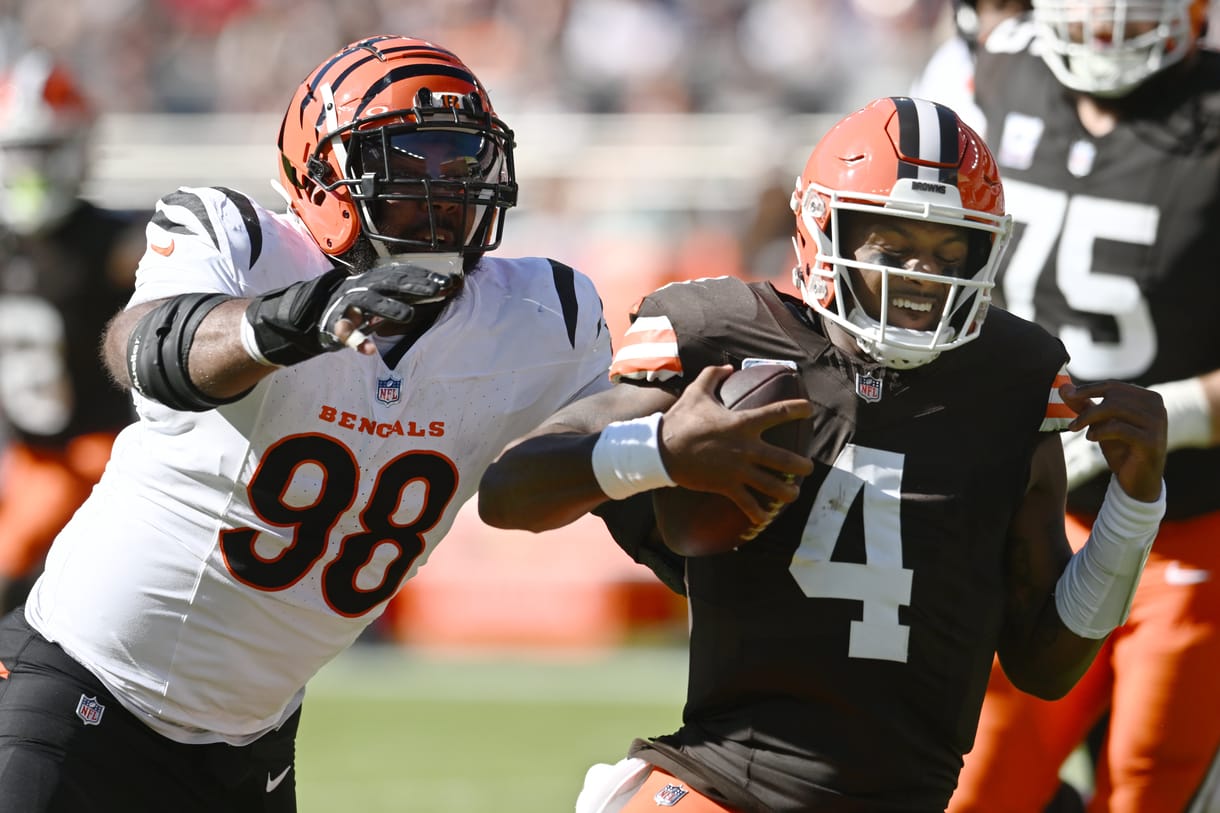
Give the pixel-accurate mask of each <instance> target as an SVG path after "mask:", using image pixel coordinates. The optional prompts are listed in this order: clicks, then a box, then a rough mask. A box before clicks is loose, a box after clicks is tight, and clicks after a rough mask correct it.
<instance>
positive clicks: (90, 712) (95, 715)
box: [76, 694, 106, 725]
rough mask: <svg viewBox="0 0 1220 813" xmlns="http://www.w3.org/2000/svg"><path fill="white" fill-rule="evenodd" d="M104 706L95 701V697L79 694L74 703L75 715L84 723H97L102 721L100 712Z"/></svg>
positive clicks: (103, 709) (104, 708)
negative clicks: (77, 700)
mask: <svg viewBox="0 0 1220 813" xmlns="http://www.w3.org/2000/svg"><path fill="white" fill-rule="evenodd" d="M105 710H106V707H105V706H103V705H102V704H101V703H99V702H97V698H96V697H85V696H84V695H83V694H82V695H81V696H80V701H79V702H77V704H76V716H77V717H79V718H80V719H81V722H82V723H84V724H85V725H98V724H99V723H101V722H102V712H104V711H105Z"/></svg>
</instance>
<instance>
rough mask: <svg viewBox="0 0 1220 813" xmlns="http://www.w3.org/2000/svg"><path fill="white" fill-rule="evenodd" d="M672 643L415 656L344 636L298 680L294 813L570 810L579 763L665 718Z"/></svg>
mask: <svg viewBox="0 0 1220 813" xmlns="http://www.w3.org/2000/svg"><path fill="white" fill-rule="evenodd" d="M685 685H686V659H685V652H684V650H681V649H671V648H664V647H659V648H653V647H649V648H640V649H624V650H621V651H616V652H613V653H603V654H596V655H585V656H574V655H565V656H557V655H554V654H550V655H545V654H543V655H525V654H520V653H516V654H503V655H492V654H486V653H483V654H467V655H450V656H439V655H426V654H421V653H415V652H413V651H411V650H407V649H402V648H398V647H386V646H357V647H356V648H354V649H353V650H351V651H350V652H349V653H347V654H345V655H343V656H341V657H340V658H339V659H338V660H336V661H335V662H334V663H332V664H330V665H329V666H328V667H326V669H324V670H323V671H322V672H321V673H320V674H319V675H318V676H317V678H316V679H315V680H314V681H313V682H312V683H311V684H310V689H309V693H308V695H307V697H306V702H305V711H304V715H303V717H302V722H301V732H300V736H299V738H298V753H297V773H298V776H297V795H298V798H299V800H300V811H301V813H330V812H331V811H343V813H390V812H391V811H393V813H459V811H460V812H461V813H527V812H528V813H539V811H546V812H547V813H549V812H550V811H559V812H560V813H562V812H563V811H571V810H572V806H573V803H574V802H575V799H576V794H577V793H578V792H579V790H580V786H581V782H582V780H583V778H584V772H585V770H586V769H587V768H588V767H589V766H590V765H591V764H593V763H594V762H613V761H615V760H617V759H618V758H620V757H622V756H623V755H624V753H625V751H626V748H627V746H628V744H629V743H630V742H631V739H632V738H633V737H638V736H646V735H650V734H662V733H667V732H669V731H673V730H674V729H676V728H677V726H678V723H679V719H680V716H681V709H682V698H683V694H684V690H685Z"/></svg>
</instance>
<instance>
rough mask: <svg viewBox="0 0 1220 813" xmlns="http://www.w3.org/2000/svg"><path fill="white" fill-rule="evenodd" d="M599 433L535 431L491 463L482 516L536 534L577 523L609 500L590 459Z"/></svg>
mask: <svg viewBox="0 0 1220 813" xmlns="http://www.w3.org/2000/svg"><path fill="white" fill-rule="evenodd" d="M596 442H597V435H596V434H586V433H575V432H570V431H568V432H564V431H556V432H554V433H550V432H546V433H543V434H535V435H533V436H531V437H529V438H528V439H526V440H524V441H522V442H521V443H518V444H516V445H515V446H513V447H511V448H510V449H508V450H507V451H505V452H504V454H502V455H501V456H500V459H499V460H497V461H496V462H495V463H492V464H491V466H490V467H488V469H487V471H486V472H485V473H484V474H483V479H482V481H481V483H480V485H479V517H480V518H481V519H482V520H483V521H484V522H486V523H487V524H488V525H490V526H492V527H493V528H516V529H520V530H525V531H533V532H535V533H538V532H541V531H548V530H551V529H553V528H560V527H563V526H564V525H567V524H568V523H570V522H574V521H575V520H577V519H579V518H580V517H581V516H583V515H584V514H587V513H588V512H590V511H592V510H593V509H594V508H596V507H597V506H599V505H601V504H602V503H603V502H605V501H606V499H607V498H606V495H605V493H604V492H603V491H602V490H601V488H600V486H598V483H597V479H596V478H595V477H594V476H593V467H592V465H591V463H590V458H591V455H592V450H593V445H594V444H595V443H596Z"/></svg>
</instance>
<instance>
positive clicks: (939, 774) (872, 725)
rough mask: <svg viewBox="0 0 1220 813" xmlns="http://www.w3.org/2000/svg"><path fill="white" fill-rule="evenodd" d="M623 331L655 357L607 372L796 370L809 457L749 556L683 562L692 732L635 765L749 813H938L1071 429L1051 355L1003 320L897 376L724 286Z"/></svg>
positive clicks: (695, 290) (643, 750)
mask: <svg viewBox="0 0 1220 813" xmlns="http://www.w3.org/2000/svg"><path fill="white" fill-rule="evenodd" d="M634 324H635V325H639V326H641V328H642V333H645V334H648V339H647V340H646V343H647V347H642V346H641V345H643V344H644V343H643V342H641V343H640V344H638V345H637V346H635V347H633V342H635V341H636V339H637V338H638V334H633V333H631V332H629V333H628V334H627V336H626V339H625V345H624V349H623V350H621V351H620V353H619V355H618V357H617V358H616V362H615V367H614V368H612V372H614V373H616V374H619V375H625V376H629V377H631V378H637V379H641V380H642V379H646V378H652V379H656V378H658V377H661V376H663V375H664V374H663V373H661V371H662V370H668V371H669V372H676V373H678V376H677V377H676V378H671V379H670V381H671V382H673V381H677V382H687V381H690V380H693V379H694V377H695V375H696V374H697V373H698V372H699V370H700V369H702V368H703V367H706V366H708V365H714V364H725V363H730V364H733V365H734V366H737V367H740V366H742V365H743V364H746V363H750V362H748V361H747V360H748V359H762V360H768V361H783V362H787V363H793V364H795V365H796V366H797V367H798V369H799V370H800V371H801V373H802V375H803V377H804V380H805V383H806V387H807V389H808V391H809V392H810V397H811V398H812V400H813V401H814V402H815V403H816V404H817V410H816V415H815V417H814V419H813V420H814V423H815V430H816V435H817V439H818V441H817V447H816V450H815V452H814V455H813V456H814V461H815V463H816V469H815V472H814V473H813V475H811V476H810V477H808V478H807V479H806V480H805V481H804V484H803V486H802V489H801V494H800V497H799V498H798V499H797V500H796V502H794V503H792V504H791V505H789V506H788V507H787V508H786V509H785V510H784V511H783V512H782V513H781V514H780V516H779V517H778V518H777V519H776V520H775V521H774V522H773V523H772V524H771V525H770V527H768V528H767V529H766V530H765V531H764V532H763V533H762V534H761V535H760V536H759V537H758V538H757V539H755V540H754V541H752V542H750V543H748V544H745V545H743V546H741V547H740V548H739V549H738V550H736V551H733V552H730V553H726V554H721V555H715V556H706V557H700V558H692V559H689V560H688V561H687V586H688V594H689V598H690V607H691V623H692V626H691V642H690V678H689V690H688V695H687V704H686V708H685V711H684V715H683V726H682V728H681V730H680V731H678V732H677V733H675V734H673V735H670V736H666V737H661V738H658V739H656V740H653V741H649V742H643V741H638V742H637V743H636V744H635V746H634V747H633V753H635V754H636V755H639V756H642V757H644V758H646V759H647V760H649V761H651V762H653V763H655V764H658V765H660V766H662V767H663V768H665V769H666V770H669V771H671V772H673V773H675V774H676V775H677V776H679V777H681V778H682V779H684V780H686V781H688V782H689V783H690V784H691V785H693V786H694V787H696V788H698V789H699V790H700V791H702V792H704V793H707V794H708V795H710V796H712V797H713V798H718V799H720V800H722V801H724V802H726V803H728V804H731V805H733V806H735V807H738V808H741V809H743V810H749V811H768V813H796V811H811V810H818V811H823V810H824V811H857V810H860V811H864V810H867V811H932V810H936V811H941V810H943V809H944V806H945V804H946V803H947V802H948V799H949V795H950V794H951V792H952V790H953V788H954V785H955V784H956V779H957V775H958V772H959V770H960V769H961V764H962V759H961V757H962V754H963V753H964V752H965V751H967V750H968V749H969V747H970V745H971V741H972V739H973V736H974V730H975V725H976V722H977V719H978V714H979V707H980V704H981V702H982V697H983V691H984V689H985V687H986V684H987V676H988V673H989V671H990V668H991V662H992V657H993V655H994V653H995V647H996V641H997V635H998V632H999V629H1000V625H1001V620H1002V612H1003V601H1004V573H1003V569H1004V548H1005V542H1006V538H1007V532H1008V525H1009V518H1010V517H1011V516H1012V515H1013V513H1014V511H1015V510H1016V509H1017V507H1018V506H1019V504H1020V503H1021V501H1022V498H1023V494H1024V491H1025V486H1026V483H1027V481H1028V476H1029V464H1030V459H1031V455H1032V452H1033V449H1034V447H1035V446H1036V444H1037V443H1038V441H1039V439H1040V431H1045V430H1049V429H1057V428H1062V425H1063V423H1064V421H1063V420H1062V419H1058V418H1056V419H1048V418H1047V416H1048V401H1049V400H1050V399H1051V393H1052V388H1053V385H1054V383H1055V382H1056V380H1057V375H1058V374H1059V373H1060V371H1061V369H1062V367H1063V365H1064V363H1065V362H1066V353H1065V352H1064V349H1063V347H1062V345H1061V344H1060V343H1059V342H1058V341H1057V340H1055V339H1054V338H1053V337H1051V336H1050V335H1048V334H1047V333H1046V332H1045V331H1044V330H1042V329H1041V328H1039V327H1036V326H1035V325H1032V324H1030V323H1028V322H1025V321H1023V320H1020V319H1017V318H1015V317H1013V316H1012V315H1010V314H1008V313H1006V312H1004V311H1001V310H996V309H993V310H992V312H991V313H990V314H989V316H988V318H987V322H986V325H985V327H984V329H983V331H982V334H981V335H980V337H979V338H978V339H977V340H975V341H974V342H972V343H970V344H967V345H964V346H962V347H960V348H958V349H955V350H952V351H950V352H948V353H946V354H944V355H942V356H941V357H940V358H939V359H938V360H937V361H935V362H933V363H932V364H930V365H927V366H925V367H921V368H917V369H914V370H908V371H902V372H895V371H892V370H887V369H884V368H880V367H878V366H876V365H875V364H865V363H861V362H859V361H857V360H855V359H852V358H849V357H848V356H847V355H846V354H843V353H841V352H840V351H839V350H837V349H836V348H835V347H834V346H833V345H831V343H830V342H829V341H828V340H827V339H826V337H825V336H824V334H823V333H822V332H821V329H820V327H819V324H820V323H819V322H818V320H817V318H816V317H812V316H811V315H810V314H809V312H808V310H807V309H806V308H805V307H804V305H803V304H802V303H800V302H799V301H798V300H796V299H794V298H792V297H788V296H785V295H782V294H780V293H778V292H777V291H776V290H775V289H774V288H773V287H771V286H770V284H768V283H755V284H749V285H747V284H746V283H743V282H741V281H739V280H735V279H729V278H720V279H712V280H697V281H694V282H689V283H681V284H676V285H670V286H667V287H665V288H662V289H661V290H659V291H657V292H655V293H653V294H652V295H650V296H649V297H647V298H645V299H644V300H643V302H642V303H641V306H640V308H639V310H638V314H637V318H636V319H635V322H634ZM666 347H668V348H669V351H670V352H669V357H668V358H666V350H665V349H664V348H666ZM674 348H676V352H674ZM1056 400H1057V399H1056ZM1056 409H1060V410H1061V409H1062V405H1061V404H1056Z"/></svg>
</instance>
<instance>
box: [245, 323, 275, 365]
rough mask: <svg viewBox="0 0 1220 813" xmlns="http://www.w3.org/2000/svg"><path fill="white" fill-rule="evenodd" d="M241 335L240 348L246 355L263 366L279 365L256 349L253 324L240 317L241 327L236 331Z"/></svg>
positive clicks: (256, 341) (256, 342)
mask: <svg viewBox="0 0 1220 813" xmlns="http://www.w3.org/2000/svg"><path fill="white" fill-rule="evenodd" d="M238 333H239V334H240V336H241V346H242V349H243V350H245V351H246V355H247V356H249V357H250V358H252V359H254V360H255V361H257V362H258V363H259V364H261V365H263V366H264V367H278V366H279V365H278V364H276V363H274V362H272V361H268V360H267V357H266V356H264V355H263V353H262V351H261V350H259V349H258V340H257V339H256V338H254V325H252V324H250V320H249V319H247V318H246V317H244V316H243V317H242V320H241V329H240V330H239V331H238Z"/></svg>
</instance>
